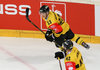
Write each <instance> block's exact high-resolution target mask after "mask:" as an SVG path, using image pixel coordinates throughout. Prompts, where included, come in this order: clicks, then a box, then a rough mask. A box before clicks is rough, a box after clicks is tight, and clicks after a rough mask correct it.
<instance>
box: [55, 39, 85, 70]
mask: <svg viewBox="0 0 100 70" xmlns="http://www.w3.org/2000/svg"><path fill="white" fill-rule="evenodd" d="M63 47H64V49H65V51H64V52H60V51H59V52H56V53H55V58H57V59H58V57H59V58H60V59H62V58H65V60H64V62H65V68H66V70H86V68H85V64H84V63H83V58H82V55H81V53H80V51H79V50H78V49H77V48H76V47H73V43H72V41H71V40H66V41H65V42H64V43H63Z"/></svg>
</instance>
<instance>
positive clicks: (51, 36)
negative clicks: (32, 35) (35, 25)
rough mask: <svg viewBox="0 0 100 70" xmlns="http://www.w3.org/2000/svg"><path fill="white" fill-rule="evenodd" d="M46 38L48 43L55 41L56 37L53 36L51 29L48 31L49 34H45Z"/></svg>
mask: <svg viewBox="0 0 100 70" xmlns="http://www.w3.org/2000/svg"><path fill="white" fill-rule="evenodd" d="M45 38H46V40H47V41H50V42H52V41H54V36H53V34H52V30H51V29H48V30H47V32H46V34H45Z"/></svg>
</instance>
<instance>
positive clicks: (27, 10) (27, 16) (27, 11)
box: [26, 8, 45, 35]
mask: <svg viewBox="0 0 100 70" xmlns="http://www.w3.org/2000/svg"><path fill="white" fill-rule="evenodd" d="M26 18H27V20H28V21H29V22H30V23H31V24H32V25H34V26H35V27H36V28H37V29H38V30H40V31H41V32H42V33H43V34H44V35H45V33H44V32H43V31H42V30H41V29H40V28H39V27H37V26H36V25H35V24H34V23H33V22H32V21H31V20H30V19H29V8H26Z"/></svg>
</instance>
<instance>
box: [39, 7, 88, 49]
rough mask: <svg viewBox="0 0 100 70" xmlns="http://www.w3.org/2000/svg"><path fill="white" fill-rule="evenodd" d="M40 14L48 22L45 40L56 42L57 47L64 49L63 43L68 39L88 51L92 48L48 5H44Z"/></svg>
mask: <svg viewBox="0 0 100 70" xmlns="http://www.w3.org/2000/svg"><path fill="white" fill-rule="evenodd" d="M39 13H40V15H41V16H42V18H43V19H44V20H45V21H46V26H47V31H46V34H45V38H46V40H47V41H50V42H55V44H56V46H57V47H60V48H61V49H62V47H61V46H62V43H63V42H64V41H65V40H67V39H71V40H73V41H75V42H76V43H78V44H79V45H82V46H83V47H85V48H87V49H89V48H90V46H89V45H88V44H86V43H85V42H84V41H83V40H82V39H81V38H80V37H77V36H76V35H75V34H74V33H73V32H72V30H71V29H70V27H69V25H68V23H66V22H65V21H64V20H63V19H62V18H61V17H60V15H59V14H57V13H55V12H53V11H50V9H49V7H48V6H47V5H43V6H42V7H41V8H40V10H39Z"/></svg>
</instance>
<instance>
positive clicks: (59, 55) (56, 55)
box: [55, 51, 65, 59]
mask: <svg viewBox="0 0 100 70" xmlns="http://www.w3.org/2000/svg"><path fill="white" fill-rule="evenodd" d="M58 57H59V58H60V59H62V58H64V57H65V53H64V52H59V51H58V52H56V53H55V58H57V59H58Z"/></svg>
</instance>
